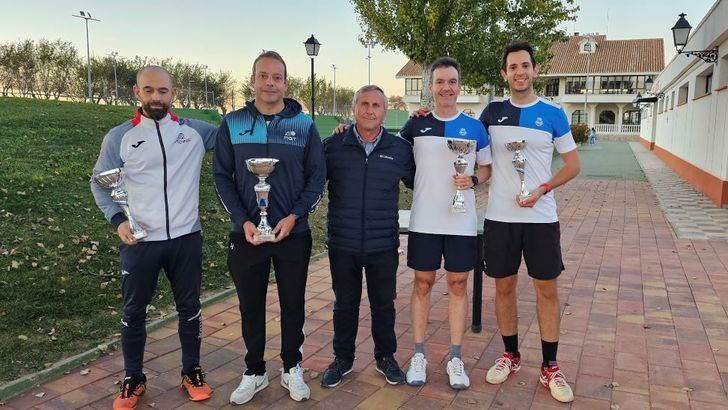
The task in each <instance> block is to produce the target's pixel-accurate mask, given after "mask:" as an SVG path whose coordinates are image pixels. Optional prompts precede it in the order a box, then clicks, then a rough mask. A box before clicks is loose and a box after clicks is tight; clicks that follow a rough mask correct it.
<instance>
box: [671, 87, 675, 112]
mask: <svg viewBox="0 0 728 410" xmlns="http://www.w3.org/2000/svg"><path fill="white" fill-rule="evenodd" d="M673 108H675V91H673V92H671V93H670V109H673Z"/></svg>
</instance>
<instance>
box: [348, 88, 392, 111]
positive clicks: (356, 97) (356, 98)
mask: <svg viewBox="0 0 728 410" xmlns="http://www.w3.org/2000/svg"><path fill="white" fill-rule="evenodd" d="M369 91H379V93H380V94H382V98H384V110H385V111H386V110H387V103H388V101H387V94H384V90H382V89H381V88H380V87H379V86H378V85H374V84H368V85H365V86H363V87H361V88H360V89H358V90H356V92H355V93H354V98H352V99H351V106H352V107H354V106H356V102H357V101H359V97H361V95H362V94H364V93H366V92H369Z"/></svg>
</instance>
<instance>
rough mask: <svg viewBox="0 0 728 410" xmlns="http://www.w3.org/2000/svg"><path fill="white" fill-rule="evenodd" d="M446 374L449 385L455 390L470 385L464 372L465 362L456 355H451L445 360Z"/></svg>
mask: <svg viewBox="0 0 728 410" xmlns="http://www.w3.org/2000/svg"><path fill="white" fill-rule="evenodd" d="M447 375H448V376H450V387H452V388H453V389H455V390H463V389H467V388H468V387H470V379H469V378H468V375H467V374H465V363H463V361H462V360H460V358H458V357H453V358H452V359H450V361H449V362H447Z"/></svg>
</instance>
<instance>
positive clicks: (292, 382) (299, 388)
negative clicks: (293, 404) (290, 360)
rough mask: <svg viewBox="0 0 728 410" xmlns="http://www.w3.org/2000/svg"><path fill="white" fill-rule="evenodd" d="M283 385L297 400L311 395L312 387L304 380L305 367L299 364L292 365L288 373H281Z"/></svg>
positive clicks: (302, 399)
mask: <svg viewBox="0 0 728 410" xmlns="http://www.w3.org/2000/svg"><path fill="white" fill-rule="evenodd" d="M281 386H283V387H284V388H285V389H286V390H288V394H289V395H290V396H291V398H292V399H293V400H295V401H304V400H308V398H309V397H311V389H309V388H308V385H307V384H306V381H305V380H303V369H301V366H299V365H296V367H291V370H289V371H288V373H286V372H282V373H281Z"/></svg>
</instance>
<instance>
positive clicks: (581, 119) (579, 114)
mask: <svg viewBox="0 0 728 410" xmlns="http://www.w3.org/2000/svg"><path fill="white" fill-rule="evenodd" d="M571 123H572V124H586V115H584V111H583V110H576V111H574V112H572V113H571Z"/></svg>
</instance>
